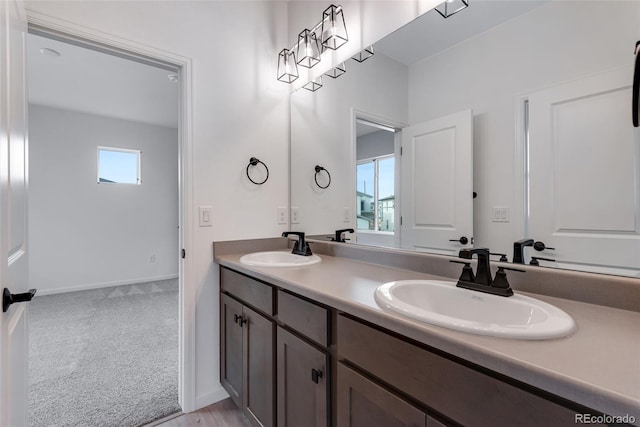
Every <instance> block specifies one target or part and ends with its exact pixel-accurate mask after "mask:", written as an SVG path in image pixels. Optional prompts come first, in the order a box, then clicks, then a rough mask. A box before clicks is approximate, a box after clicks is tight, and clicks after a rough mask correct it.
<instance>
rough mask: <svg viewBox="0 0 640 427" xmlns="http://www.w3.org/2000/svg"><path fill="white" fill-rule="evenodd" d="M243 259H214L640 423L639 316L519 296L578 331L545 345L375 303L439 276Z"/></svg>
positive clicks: (342, 263) (337, 262)
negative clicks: (394, 289) (558, 314)
mask: <svg viewBox="0 0 640 427" xmlns="http://www.w3.org/2000/svg"><path fill="white" fill-rule="evenodd" d="M242 255H244V254H243V253H239V254H230V255H221V256H217V257H216V258H215V259H216V261H217V262H218V263H220V264H221V265H223V266H226V267H230V268H232V269H234V270H236V271H239V272H242V273H245V274H247V275H250V276H253V277H255V278H257V279H260V280H263V281H266V282H268V283H271V284H273V285H276V286H278V287H281V288H283V289H286V290H289V291H292V292H295V293H297V294H299V295H302V296H305V297H308V298H311V299H313V300H316V301H318V302H320V303H322V304H326V305H328V306H331V307H334V308H336V309H338V310H340V311H343V312H346V313H349V314H351V315H353V316H356V317H359V318H362V319H364V320H367V321H369V322H372V323H374V324H377V325H379V326H381V327H383V328H386V329H389V330H391V331H394V332H397V333H399V334H402V335H404V336H406V337H409V338H411V339H414V340H417V341H419V342H422V343H424V344H426V345H429V346H431V347H435V348H437V349H439V350H442V351H445V352H447V353H449V354H452V355H454V356H457V357H460V358H462V359H465V360H468V361H470V362H472V363H475V364H477V365H480V366H483V367H485V368H488V369H490V370H493V371H495V372H498V373H500V374H503V375H506V376H509V377H511V378H514V379H516V380H519V381H522V382H524V383H527V384H530V385H532V386H534V387H537V388H540V389H542V390H545V391H548V392H550V393H553V394H555V395H558V396H561V397H564V398H566V399H569V400H571V401H574V402H577V403H579V404H581V405H584V406H586V407H589V408H592V409H595V410H598V411H602V412H603V413H605V414H608V415H614V416H623V415H626V414H629V415H632V416H634V417H635V423H640V313H638V312H633V311H627V310H620V309H615V308H610V307H605V306H599V305H594V304H587V303H582V302H577V301H571V300H565V299H560V298H553V297H549V296H545V295H537V294H529V293H524V292H521V293H522V294H525V295H529V296H533V297H535V298H537V299H540V300H542V301H545V302H548V303H550V304H552V305H555V306H556V307H558V308H560V309H562V310H564V311H565V312H567V313H568V314H570V315H571V316H572V317H573V319H574V320H575V322H576V325H577V330H576V332H574V333H573V334H572V335H570V336H568V337H565V338H559V339H553V340H542V341H531V340H516V339H504V338H493V337H487V336H480V335H472V334H468V333H465V332H458V331H454V330H450V329H446V328H442V327H438V326H433V325H429V324H425V323H422V322H418V321H414V320H411V319H408V318H405V317H402V316H400V315H397V314H394V313H391V312H388V311H383V310H382V309H381V308H380V307H379V306H378V304H377V303H376V302H375V299H374V291H375V289H376V288H377V287H378V286H379V285H381V284H383V283H386V282H390V281H395V280H407V279H433V278H437V279H442V278H441V277H438V276H433V275H428V274H423V273H418V272H415V271H409V270H401V269H397V268H392V267H386V266H381V265H376V264H369V263H364V262H359V261H353V260H349V259H344V258H336V257H331V256H326V255H319V256H320V257H321V258H322V262H321V263H320V264H316V265H311V266H306V267H295V268H274V267H249V266H247V265H244V264H241V263H240V262H239V259H240V257H241V256H242ZM445 280H451V279H449V278H447V279H445Z"/></svg>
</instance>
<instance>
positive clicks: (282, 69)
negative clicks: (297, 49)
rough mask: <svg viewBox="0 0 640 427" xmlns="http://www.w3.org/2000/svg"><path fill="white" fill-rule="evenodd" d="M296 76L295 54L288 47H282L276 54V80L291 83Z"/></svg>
mask: <svg viewBox="0 0 640 427" xmlns="http://www.w3.org/2000/svg"><path fill="white" fill-rule="evenodd" d="M297 78H298V65H297V64H296V56H295V54H294V53H293V52H291V51H289V49H282V51H280V53H279V54H278V80H280V81H281V82H285V83H291V82H292V81H294V80H295V79H297Z"/></svg>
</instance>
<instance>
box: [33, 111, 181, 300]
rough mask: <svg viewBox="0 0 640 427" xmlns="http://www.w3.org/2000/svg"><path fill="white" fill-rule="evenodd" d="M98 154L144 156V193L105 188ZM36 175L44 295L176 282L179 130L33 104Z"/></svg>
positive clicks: (36, 280)
mask: <svg viewBox="0 0 640 427" xmlns="http://www.w3.org/2000/svg"><path fill="white" fill-rule="evenodd" d="M97 146H110V147H117V148H128V149H136V150H141V151H142V154H141V156H140V159H141V168H140V169H141V178H142V185H118V184H98V183H97V182H96V181H97V179H96V177H97V153H96V150H97ZM29 171H30V179H29V247H30V252H29V256H30V263H29V264H30V265H29V270H30V277H29V281H30V287H32V288H37V289H38V293H39V294H40V295H42V294H47V293H55V292H65V291H71V290H78V289H89V288H95V287H101V286H110V285H117V284H123V283H135V282H144V281H148V280H155V279H166V278H170V277H177V275H178V258H177V255H178V233H177V228H176V227H177V225H178V133H177V129H172V128H166V127H161V126H153V125H149V124H143V123H136V122H131V121H126V120H118V119H112V118H107V117H101V116H96V115H91V114H83V113H78V112H72V111H66V110H60V109H56V108H49V107H43V106H39V105H30V106H29ZM151 257H154V260H153V261H152V260H151Z"/></svg>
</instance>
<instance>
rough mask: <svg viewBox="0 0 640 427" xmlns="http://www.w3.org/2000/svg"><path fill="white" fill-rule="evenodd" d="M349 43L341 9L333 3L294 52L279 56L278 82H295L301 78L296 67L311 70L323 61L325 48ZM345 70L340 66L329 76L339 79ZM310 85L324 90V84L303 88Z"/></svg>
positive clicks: (314, 84) (304, 32) (290, 50)
mask: <svg viewBox="0 0 640 427" xmlns="http://www.w3.org/2000/svg"><path fill="white" fill-rule="evenodd" d="M348 41H349V38H348V36H347V27H346V25H345V23H344V13H343V12H342V6H336V5H333V4H332V5H331V6H329V7H328V8H327V9H325V10H324V12H323V13H322V19H321V20H320V22H318V23H317V24H316V25H315V26H314V27H313V28H311V29H310V30H309V29H305V30H303V31H302V32H301V33H300V34H299V35H298V41H297V43H296V44H295V45H293V47H292V48H291V49H282V51H280V53H279V55H278V80H280V81H282V82H285V83H291V82H293V81H294V80H296V79H297V78H298V69H297V65H300V66H301V67H305V68H311V67H313V66H314V65H316V64H318V63H319V62H320V60H321V59H322V58H321V55H322V53H323V52H324V51H325V49H332V50H335V49H338V48H339V47H340V46H342V45H343V44H345V43H346V42H348ZM294 52H295V55H294ZM296 58H297V59H296ZM345 71H346V68H345V67H344V64H341V65H339V66H338V67H336V69H335V70H332V71H329V72H328V73H327V75H328V76H331V77H333V78H336V77H338V76H339V75H341V74H342V73H344V72H345ZM316 80H318V79H316ZM307 86H309V90H314V91H315V90H317V89H318V88H320V87H322V83H321V82H320V83H318V82H315V83H314V82H309V83H308V84H306V85H305V86H304V87H305V88H307Z"/></svg>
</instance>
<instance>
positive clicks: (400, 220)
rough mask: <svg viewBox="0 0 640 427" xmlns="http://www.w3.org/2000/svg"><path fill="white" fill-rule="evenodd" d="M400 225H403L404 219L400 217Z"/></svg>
mask: <svg viewBox="0 0 640 427" xmlns="http://www.w3.org/2000/svg"><path fill="white" fill-rule="evenodd" d="M400 225H402V217H400Z"/></svg>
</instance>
